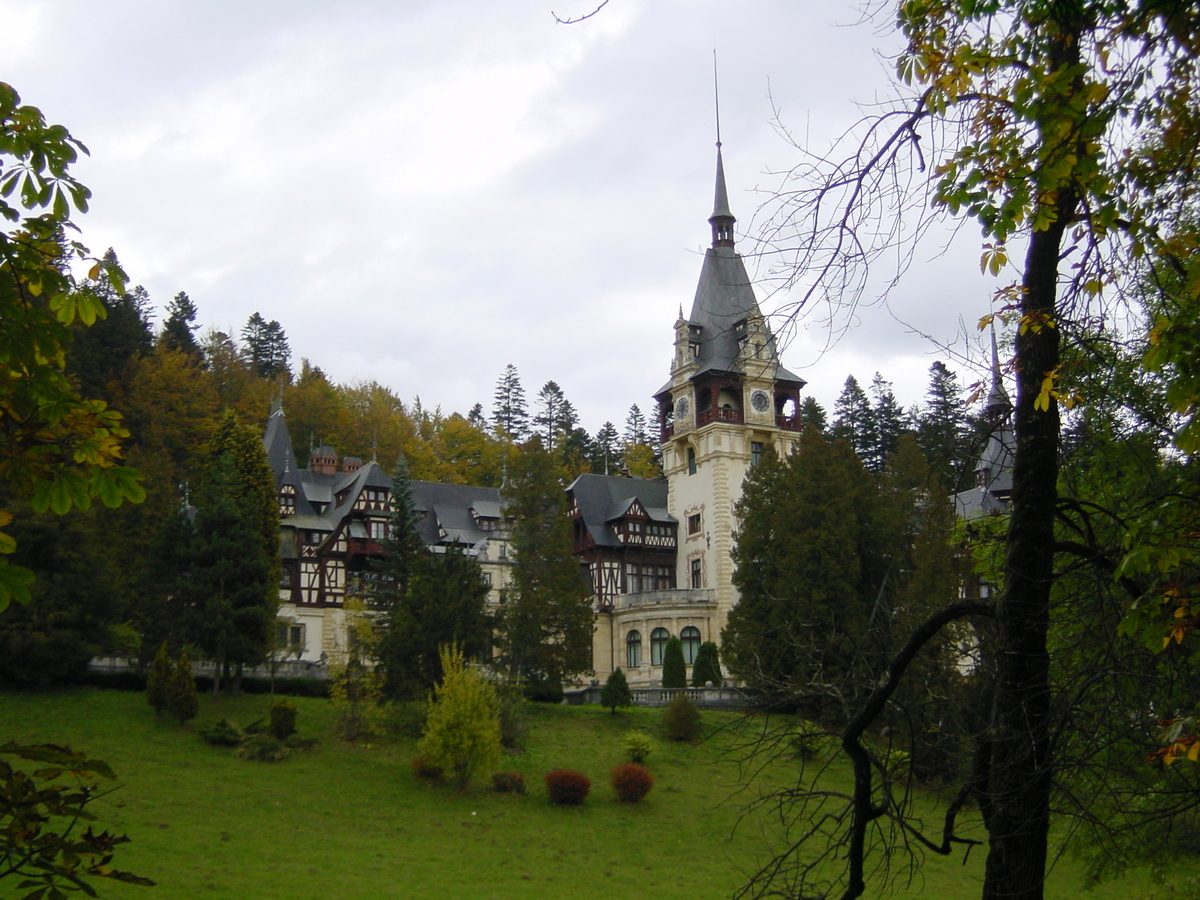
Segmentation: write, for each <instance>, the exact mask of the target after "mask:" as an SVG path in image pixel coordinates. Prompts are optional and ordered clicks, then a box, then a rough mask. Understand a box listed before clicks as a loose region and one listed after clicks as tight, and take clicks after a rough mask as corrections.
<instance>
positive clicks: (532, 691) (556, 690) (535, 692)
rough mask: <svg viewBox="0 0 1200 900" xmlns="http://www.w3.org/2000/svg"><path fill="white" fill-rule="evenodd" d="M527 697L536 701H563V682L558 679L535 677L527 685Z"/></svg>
mask: <svg viewBox="0 0 1200 900" xmlns="http://www.w3.org/2000/svg"><path fill="white" fill-rule="evenodd" d="M525 699H527V700H531V701H533V702H534V703H562V701H563V686H562V682H561V681H558V680H556V679H534V680H531V681H530V682H529V683H528V684H527V685H526V686H525Z"/></svg>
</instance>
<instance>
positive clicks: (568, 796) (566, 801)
mask: <svg viewBox="0 0 1200 900" xmlns="http://www.w3.org/2000/svg"><path fill="white" fill-rule="evenodd" d="M591 789H592V782H591V781H590V780H589V779H588V777H587V776H586V775H584V774H583V773H582V772H573V771H571V770H570V769H555V770H554V771H553V772H548V773H546V790H547V791H548V792H549V793H550V802H551V803H553V804H555V805H557V806H579V805H580V804H581V803H583V801H584V798H586V797H587V795H588V791H590V790H591Z"/></svg>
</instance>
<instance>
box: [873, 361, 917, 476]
mask: <svg viewBox="0 0 1200 900" xmlns="http://www.w3.org/2000/svg"><path fill="white" fill-rule="evenodd" d="M871 398H872V401H871V424H872V435H871V436H872V438H873V439H874V444H873V446H871V447H870V448H869V450H868V455H867V457H866V458H865V459H864V460H863V462H864V463H865V464H866V466H867V468H868V469H870V470H871V471H872V472H881V471H883V466H884V463H885V461H886V460H887V458H888V456H889V455H890V454H892V453H894V452H895V450H896V443H897V442H898V441H899V440H900V435H901V434H903V433H904V432H905V431H907V430H909V428H908V421H907V417H906V416H905V413H904V410H903V409H901V408H900V404H899V403H897V402H896V395H895V394H894V393H892V383H891V382H890V381H885V380H884V378H883V376H882V375H880V374H879V373H878V372H876V373H875V377H874V378H872V379H871Z"/></svg>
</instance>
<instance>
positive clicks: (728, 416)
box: [696, 407, 746, 427]
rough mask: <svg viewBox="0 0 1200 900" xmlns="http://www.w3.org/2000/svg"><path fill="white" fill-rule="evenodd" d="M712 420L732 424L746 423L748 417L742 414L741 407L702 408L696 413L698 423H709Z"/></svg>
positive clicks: (698, 424) (699, 424)
mask: <svg viewBox="0 0 1200 900" xmlns="http://www.w3.org/2000/svg"><path fill="white" fill-rule="evenodd" d="M711 422H726V423H728V424H730V425H744V424H745V423H746V417H745V416H743V415H742V411H741V410H740V409H725V408H723V407H718V408H716V409H702V410H700V411H699V412H698V413H696V425H697V427H698V426H701V425H708V424H709V423H711Z"/></svg>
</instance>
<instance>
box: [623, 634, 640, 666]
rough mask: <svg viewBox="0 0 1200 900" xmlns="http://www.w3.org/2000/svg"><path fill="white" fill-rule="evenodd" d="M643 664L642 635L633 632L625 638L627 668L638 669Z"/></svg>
mask: <svg viewBox="0 0 1200 900" xmlns="http://www.w3.org/2000/svg"><path fill="white" fill-rule="evenodd" d="M641 664H642V633H641V632H640V631H631V632H629V634H627V635H626V636H625V668H627V669H636V668H638V667H639V666H640V665H641Z"/></svg>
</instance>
